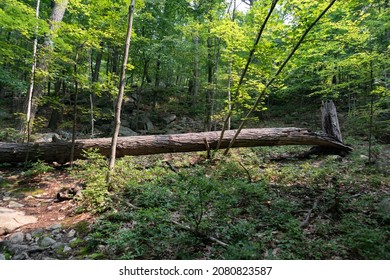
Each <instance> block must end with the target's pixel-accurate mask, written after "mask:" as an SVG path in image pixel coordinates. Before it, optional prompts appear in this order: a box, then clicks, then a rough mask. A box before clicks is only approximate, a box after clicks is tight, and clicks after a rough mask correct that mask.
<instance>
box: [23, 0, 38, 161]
mask: <svg viewBox="0 0 390 280" xmlns="http://www.w3.org/2000/svg"><path fill="white" fill-rule="evenodd" d="M40 5H41V0H38V1H37V8H36V12H35V17H36V19H39V7H40ZM37 32H38V24H37V26H36V27H35V38H34V48H33V64H32V67H31V78H30V87H29V90H28V95H27V114H26V124H27V130H25V128H23V132H27V143H29V142H30V134H31V107H32V98H33V92H34V82H35V68H36V66H37V47H38V35H37ZM27 160H28V154H27V157H26V161H27Z"/></svg>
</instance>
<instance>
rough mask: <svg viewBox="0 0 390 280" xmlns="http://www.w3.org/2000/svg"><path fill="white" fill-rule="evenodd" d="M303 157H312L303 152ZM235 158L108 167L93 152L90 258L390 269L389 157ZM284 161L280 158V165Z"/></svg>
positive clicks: (83, 170) (258, 153)
mask: <svg viewBox="0 0 390 280" xmlns="http://www.w3.org/2000/svg"><path fill="white" fill-rule="evenodd" d="M304 149H306V148H304ZM298 150H299V148H297V147H288V148H255V149H239V150H238V149H237V150H234V151H233V153H232V154H231V155H230V156H228V157H222V156H219V155H216V156H215V157H214V158H213V159H212V160H209V159H205V158H204V154H200V153H198V154H196V153H188V154H176V155H170V156H169V157H168V156H167V155H165V156H163V155H161V156H145V157H126V158H123V159H120V160H118V162H117V165H116V169H115V172H114V173H113V175H112V180H111V181H112V184H111V186H110V187H111V189H112V191H111V192H108V191H107V189H108V187H107V185H106V184H105V176H106V172H107V163H106V161H105V160H104V159H103V158H102V157H100V156H99V155H97V154H96V153H93V152H89V160H86V161H80V162H79V163H78V164H79V165H78V169H77V170H76V171H75V173H74V175H75V176H79V177H82V178H84V180H85V181H84V183H85V190H84V193H83V194H84V200H83V202H82V204H81V208H80V209H79V211H87V210H88V211H94V212H96V213H100V214H99V215H100V218H99V219H98V220H97V222H96V223H95V224H94V225H93V227H92V229H91V231H90V232H89V238H88V240H89V241H88V244H87V247H85V248H84V249H83V257H85V256H86V257H87V258H88V257H89V258H100V259H390V242H389V233H390V218H389V212H388V210H387V212H386V211H383V209H381V205H382V204H381V203H382V202H383V201H384V200H386V199H387V200H388V198H389V187H388V186H389V185H390V179H389V171H388V166H386V165H387V164H388V160H389V155H388V154H386V151H384V152H382V153H381V154H380V156H379V158H378V159H377V162H376V164H370V165H367V164H366V161H367V159H366V158H365V157H363V156H361V153H360V151H359V146H358V148H357V149H356V150H355V151H354V152H353V153H352V154H351V155H349V156H347V157H346V158H341V157H339V156H320V157H313V158H311V159H306V160H297V159H294V157H290V158H289V157H286V153H287V155H288V153H289V152H294V153H295V154H296V153H297V151H298ZM281 155H283V156H282V157H281Z"/></svg>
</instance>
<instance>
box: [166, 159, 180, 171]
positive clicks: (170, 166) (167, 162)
mask: <svg viewBox="0 0 390 280" xmlns="http://www.w3.org/2000/svg"><path fill="white" fill-rule="evenodd" d="M164 162H165V163H166V165H168V167H169V169H171V170H172V171H173V172H175V173H178V171H177V169H176V168H175V167H173V165H172V164H171V163H170V162H169V161H167V160H166V161H164Z"/></svg>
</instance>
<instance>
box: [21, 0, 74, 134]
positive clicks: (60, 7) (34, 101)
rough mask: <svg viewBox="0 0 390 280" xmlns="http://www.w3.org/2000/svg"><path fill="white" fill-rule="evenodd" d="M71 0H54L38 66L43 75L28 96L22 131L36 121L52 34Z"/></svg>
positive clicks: (44, 82)
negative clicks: (48, 28)
mask: <svg viewBox="0 0 390 280" xmlns="http://www.w3.org/2000/svg"><path fill="white" fill-rule="evenodd" d="M68 2H69V0H56V1H54V0H53V1H52V7H53V10H52V13H51V16H50V34H49V36H48V37H47V38H46V40H45V42H44V44H43V47H42V48H43V53H44V54H45V55H44V57H43V58H42V59H41V61H40V62H39V63H38V65H37V67H36V70H37V71H36V72H38V73H39V74H40V75H41V78H40V81H39V83H37V87H36V88H35V89H34V95H33V96H31V99H30V98H29V97H27V99H26V101H25V106H24V107H25V108H26V112H29V113H28V118H27V119H22V120H21V122H20V123H19V129H20V131H21V132H22V133H25V132H27V130H28V129H27V126H28V123H30V124H32V123H33V122H34V118H35V114H36V112H37V110H38V101H39V99H40V98H41V97H42V96H43V94H44V88H45V84H46V76H47V75H46V74H45V72H47V69H48V65H49V59H50V52H51V51H52V49H53V41H52V36H53V33H54V32H55V31H56V30H57V29H58V26H59V23H61V22H62V19H63V17H64V14H65V11H66V7H67V5H68Z"/></svg>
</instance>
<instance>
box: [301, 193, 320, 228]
mask: <svg viewBox="0 0 390 280" xmlns="http://www.w3.org/2000/svg"><path fill="white" fill-rule="evenodd" d="M318 201H319V198H317V199H316V200H315V201H314V204H313V207H312V208H311V209H310V210H309V211H307V215H306V218H305V220H303V222H302V223H301V224H300V227H301V228H304V227H306V225H307V224H308V223H309V221H310V216H311V213H312V212H313V210H314V209H316V208H317V205H318Z"/></svg>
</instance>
